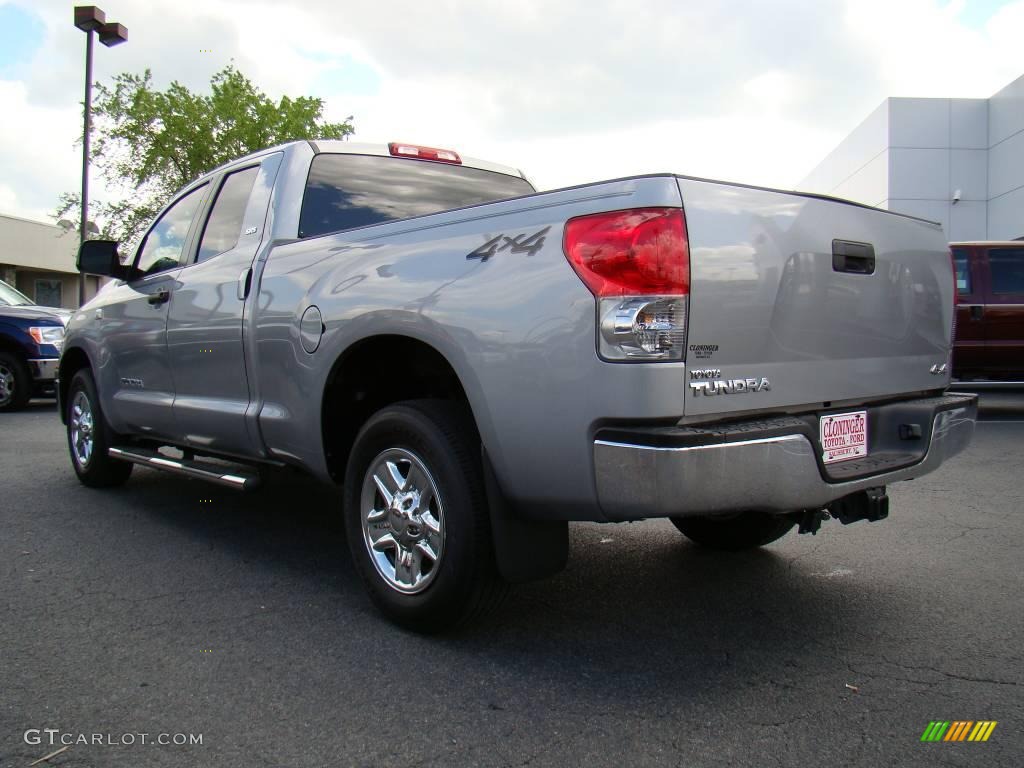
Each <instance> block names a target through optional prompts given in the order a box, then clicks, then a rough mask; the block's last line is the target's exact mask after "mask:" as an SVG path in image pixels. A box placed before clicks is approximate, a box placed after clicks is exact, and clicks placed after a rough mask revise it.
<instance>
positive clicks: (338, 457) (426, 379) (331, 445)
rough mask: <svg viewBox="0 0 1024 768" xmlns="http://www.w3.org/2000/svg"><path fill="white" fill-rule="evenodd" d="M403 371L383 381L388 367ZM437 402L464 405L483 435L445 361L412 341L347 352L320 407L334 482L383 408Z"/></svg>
mask: <svg viewBox="0 0 1024 768" xmlns="http://www.w3.org/2000/svg"><path fill="white" fill-rule="evenodd" d="M389 366H390V367H391V368H393V369H399V368H400V370H399V371H398V372H397V373H395V374H394V375H390V376H389V375H382V371H386V370H387V368H388V367H389ZM421 398H436V399H441V400H453V401H456V402H460V403H463V404H465V405H466V407H467V408H469V411H470V414H471V416H472V417H473V422H474V426H476V427H477V430H478V431H479V425H478V422H477V420H476V414H475V413H474V411H473V407H472V404H471V402H470V399H469V396H468V395H467V392H466V387H465V386H464V385H463V382H462V379H461V377H460V376H459V374H458V372H457V371H456V368H455V366H454V365H452V363H451V361H450V360H449V359H448V357H447V356H446V355H444V354H443V353H442V352H441V351H439V350H438V349H437V347H436V346H435V345H433V344H430V343H429V342H426V341H424V340H422V339H419V338H416V337H414V336H408V335H403V334H397V333H385V334H378V335H373V336H367V337H364V338H361V339H359V340H358V341H356V342H354V343H352V344H351V345H350V346H348V347H347V348H346V349H345V350H344V351H342V352H341V354H339V355H338V357H337V359H336V360H335V361H334V363H333V365H332V366H331V370H330V373H329V374H328V376H327V379H326V382H325V385H324V389H323V395H322V398H321V403H320V430H321V439H322V444H323V450H324V462H325V464H326V465H327V468H328V471H329V472H330V474H331V476H332V477H333V478H334V479H335V480H339V481H340V479H341V478H343V477H344V474H345V464H346V462H347V461H348V456H349V453H350V451H351V448H352V443H353V441H354V440H355V437H356V435H357V434H358V432H359V430H360V428H361V427H362V426H363V424H365V423H366V421H367V420H368V419H369V418H370V416H372V415H373V414H374V413H376V412H377V411H379V410H380V409H381V408H383V407H385V406H388V405H391V404H392V403H396V402H399V401H401V400H414V399H421Z"/></svg>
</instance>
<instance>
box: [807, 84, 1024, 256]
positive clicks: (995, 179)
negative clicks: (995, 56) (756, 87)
mask: <svg viewBox="0 0 1024 768" xmlns="http://www.w3.org/2000/svg"><path fill="white" fill-rule="evenodd" d="M798 189H800V190H803V191H808V192H823V193H825V194H830V195H836V196H838V197H845V198H849V199H851V200H856V201H858V202H862V203H867V204H868V205H875V206H879V207H881V208H887V209H888V210H891V211H899V212H901V213H909V214H913V215H914V216H921V217H923V218H926V219H931V220H932V221H938V222H941V223H942V226H943V227H944V228H945V230H946V236H947V238H948V239H949V240H951V241H958V240H1015V239H1018V238H1024V76H1022V77H1020V78H1018V79H1017V80H1015V81H1014V82H1012V83H1010V84H1009V85H1008V86H1006V87H1005V88H1003V89H1002V90H1001V91H999V92H998V93H996V94H995V95H993V96H992V97H990V98H988V99H912V98H889V99H886V100H885V101H884V102H882V104H881V106H879V107H878V109H876V110H875V111H874V112H872V113H871V114H870V115H868V117H867V119H865V120H864V122H863V123H861V124H860V125H859V126H858V127H857V128H856V129H855V130H854V131H853V132H852V133H851V134H850V135H849V136H847V137H846V138H845V139H843V141H842V142H841V143H840V144H839V146H838V147H836V148H835V149H834V150H832V152H831V153H830V154H829V155H828V156H827V157H826V158H825V159H824V160H822V161H821V163H820V164H819V165H818V166H817V167H816V168H815V169H814V170H813V171H811V173H810V174H809V175H808V176H807V178H805V179H804V180H803V181H802V182H801V183H800V184H799V185H798Z"/></svg>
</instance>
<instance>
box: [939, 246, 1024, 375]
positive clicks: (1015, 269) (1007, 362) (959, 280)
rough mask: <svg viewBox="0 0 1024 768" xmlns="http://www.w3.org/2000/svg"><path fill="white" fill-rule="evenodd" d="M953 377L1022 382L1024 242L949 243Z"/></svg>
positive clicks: (1023, 373) (1023, 360)
mask: <svg viewBox="0 0 1024 768" xmlns="http://www.w3.org/2000/svg"><path fill="white" fill-rule="evenodd" d="M950 248H951V249H952V251H953V261H954V263H955V265H956V289H957V297H958V298H957V308H956V336H955V339H954V344H953V377H954V378H958V379H986V380H992V381H1024V242H1022V241H1019V240H1017V241H1009V242H974V243H951V244H950Z"/></svg>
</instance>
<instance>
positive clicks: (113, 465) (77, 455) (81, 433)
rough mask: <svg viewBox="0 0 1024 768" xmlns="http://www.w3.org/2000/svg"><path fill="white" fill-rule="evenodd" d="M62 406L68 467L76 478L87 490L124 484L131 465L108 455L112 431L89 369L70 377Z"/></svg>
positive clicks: (129, 473) (130, 471)
mask: <svg viewBox="0 0 1024 768" xmlns="http://www.w3.org/2000/svg"><path fill="white" fill-rule="evenodd" d="M64 407H65V408H67V413H66V414H65V416H66V421H67V434H68V450H69V451H70V452H71V466H72V467H74V469H75V474H76V475H78V479H79V480H80V481H81V482H82V484H83V485H87V486H89V487H90V488H110V487H113V486H117V485H122V484H124V483H125V482H126V481H127V480H128V478H129V476H130V475H131V473H132V464H130V463H129V462H127V461H118V460H117V459H112V458H110V456H109V455H108V454H107V449H108V448H110V446H111V444H112V442H113V441H112V432H111V430H110V427H108V426H107V422H106V420H105V419H104V417H103V411H102V409H101V408H100V400H99V397H98V396H97V394H96V383H95V382H94V381H93V378H92V373H91V372H90V371H89V369H88V368H83V369H82V370H80V371H78V372H77V373H76V374H75V375H74V376H73V377H72V379H71V385H70V386H69V387H68V398H67V403H66V404H65V406H64Z"/></svg>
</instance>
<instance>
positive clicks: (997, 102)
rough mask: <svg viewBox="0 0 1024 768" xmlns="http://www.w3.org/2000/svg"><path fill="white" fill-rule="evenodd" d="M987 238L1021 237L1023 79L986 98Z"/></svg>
mask: <svg viewBox="0 0 1024 768" xmlns="http://www.w3.org/2000/svg"><path fill="white" fill-rule="evenodd" d="M988 103H989V126H988V143H989V151H988V177H989V203H988V237H989V239H991V240H1010V239H1017V238H1019V237H1024V77H1020V78H1018V79H1017V80H1014V81H1013V82H1012V83H1010V84H1009V85H1008V86H1006V87H1005V88H1003V89H1002V90H1001V91H999V93H997V94H995V95H994V96H993V97H992V98H991V99H989V102H988Z"/></svg>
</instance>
